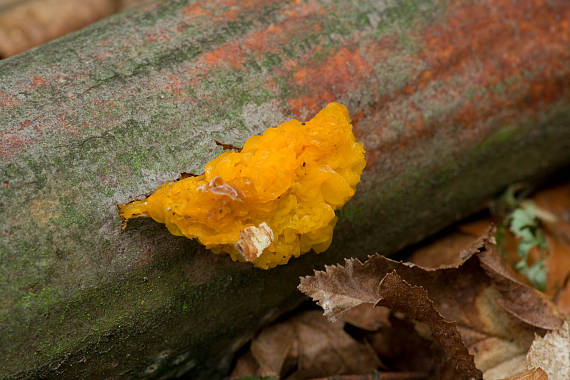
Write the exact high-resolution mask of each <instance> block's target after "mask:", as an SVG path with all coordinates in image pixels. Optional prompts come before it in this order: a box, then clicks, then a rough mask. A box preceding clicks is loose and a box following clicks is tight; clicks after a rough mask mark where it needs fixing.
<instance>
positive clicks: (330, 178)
mask: <svg viewBox="0 0 570 380" xmlns="http://www.w3.org/2000/svg"><path fill="white" fill-rule="evenodd" d="M365 165H366V162H365V159H364V148H363V146H362V144H360V143H357V142H356V140H355V137H354V134H353V133H352V125H351V122H350V117H349V115H348V110H347V109H346V107H345V106H343V105H342V104H339V103H330V104H329V105H327V106H326V107H325V108H324V109H323V110H321V111H320V112H319V113H318V114H317V115H316V116H315V117H314V118H313V119H312V120H310V121H308V122H307V123H301V122H299V121H297V120H290V121H287V122H285V123H283V124H281V125H280V126H278V127H276V128H269V129H267V130H266V131H265V133H264V134H263V135H262V136H253V137H250V138H249V139H248V140H247V141H246V143H245V145H244V147H243V149H242V150H241V151H240V152H225V153H222V154H221V155H220V156H218V157H217V158H215V159H214V160H212V161H210V162H209V163H208V164H207V165H206V168H205V172H204V174H202V175H200V176H195V177H188V178H184V179H181V180H179V181H173V182H168V183H166V184H164V185H162V186H160V187H159V188H158V189H157V190H156V191H155V192H154V193H153V194H152V195H150V196H149V197H148V198H146V199H144V200H138V201H133V202H130V203H127V204H125V205H121V206H119V212H120V215H121V218H122V219H123V221H124V222H126V221H127V220H128V219H131V218H134V217H140V216H147V217H151V218H152V219H154V220H155V221H157V222H159V223H164V224H166V227H167V228H168V230H169V231H170V232H171V233H172V234H173V235H179V236H186V237H188V238H197V239H199V241H200V242H201V243H202V244H204V245H205V246H206V247H207V248H209V249H211V250H212V251H214V252H215V253H222V252H225V253H229V254H230V256H231V257H232V259H233V260H234V261H249V262H252V263H253V264H254V265H255V266H256V267H259V268H263V269H269V268H272V267H275V266H277V265H281V264H285V263H287V262H288V261H289V259H290V258H291V257H293V256H294V257H298V256H300V255H301V254H303V253H306V252H308V251H310V250H311V249H312V250H314V251H315V252H322V251H324V250H326V249H327V248H328V247H329V245H330V244H331V241H332V234H333V228H334V226H335V224H336V221H337V218H336V216H335V210H337V209H339V208H341V207H342V206H343V205H344V204H345V203H346V202H347V201H348V200H349V199H350V198H351V197H352V196H353V195H354V192H355V190H356V185H357V183H358V182H359V181H360V176H361V174H362V171H363V170H364V167H365Z"/></svg>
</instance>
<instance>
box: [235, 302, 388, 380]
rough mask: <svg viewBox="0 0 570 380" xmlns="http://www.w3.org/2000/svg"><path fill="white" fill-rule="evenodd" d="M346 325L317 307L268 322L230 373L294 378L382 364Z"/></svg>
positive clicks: (365, 369)
mask: <svg viewBox="0 0 570 380" xmlns="http://www.w3.org/2000/svg"><path fill="white" fill-rule="evenodd" d="M343 327H344V323H343V322H340V321H339V322H335V323H331V322H329V321H328V320H326V319H325V318H324V317H323V315H322V313H321V312H320V311H317V310H310V311H305V312H302V313H300V314H298V315H295V316H293V317H292V318H289V319H288V320H286V321H284V322H281V323H277V324H274V325H272V326H269V327H268V328H265V329H263V330H262V331H261V332H260V334H259V335H258V336H257V337H255V338H254V339H253V341H252V343H251V354H250V355H251V356H248V355H244V356H243V357H242V358H240V359H239V360H238V364H237V365H236V370H234V372H233V373H232V376H231V377H232V378H237V377H238V376H261V377H263V376H272V377H276V378H280V377H282V376H285V377H286V378H287V379H290V380H295V379H307V378H311V377H322V376H329V375H337V374H350V373H368V372H370V371H372V370H374V369H377V368H378V367H379V366H381V364H382V363H381V362H380V360H379V359H378V357H377V356H376V353H375V352H374V350H373V349H372V347H371V346H370V345H369V344H368V343H367V342H359V341H357V340H355V339H354V338H352V337H351V336H350V335H348V334H347V333H346V332H345V331H344V329H343ZM251 358H253V359H254V361H255V364H256V365H257V367H256V366H255V365H253V364H252V362H251ZM242 361H243V363H242ZM253 368H256V370H255V372H253V373H251V372H250V373H247V372H246V371H244V369H249V370H251V369H253ZM238 369H239V372H238V371H237V370H238ZM292 371H294V372H293V373H291V372H292Z"/></svg>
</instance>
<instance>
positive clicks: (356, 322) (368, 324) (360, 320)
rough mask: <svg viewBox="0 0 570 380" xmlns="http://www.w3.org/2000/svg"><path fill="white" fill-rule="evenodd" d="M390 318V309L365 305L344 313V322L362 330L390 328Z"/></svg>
mask: <svg viewBox="0 0 570 380" xmlns="http://www.w3.org/2000/svg"><path fill="white" fill-rule="evenodd" d="M389 317H390V309H388V308H387V307H382V306H375V305H371V304H369V303H363V304H361V305H358V306H356V307H354V308H352V309H350V310H348V311H347V312H346V313H344V315H343V316H342V320H343V321H344V322H346V323H350V324H351V325H353V326H355V327H358V328H360V329H362V330H368V331H376V330H378V329H379V328H381V327H384V326H390V320H389Z"/></svg>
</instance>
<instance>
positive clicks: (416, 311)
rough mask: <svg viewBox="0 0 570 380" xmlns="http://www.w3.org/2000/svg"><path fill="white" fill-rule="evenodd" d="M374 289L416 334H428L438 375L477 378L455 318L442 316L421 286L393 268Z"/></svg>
mask: <svg viewBox="0 0 570 380" xmlns="http://www.w3.org/2000/svg"><path fill="white" fill-rule="evenodd" d="M378 293H379V294H380V297H381V299H380V301H379V303H381V304H382V305H384V306H387V307H389V308H391V309H392V310H397V311H398V312H401V313H404V315H405V316H406V318H408V319H410V320H412V321H413V323H414V325H415V328H416V330H417V331H418V332H420V335H422V336H424V337H431V338H433V340H434V341H436V342H437V343H438V345H439V347H437V348H438V349H440V351H441V354H440V355H439V361H440V363H438V365H437V367H436V376H437V378H438V379H479V378H482V373H481V372H480V371H479V370H478V369H477V368H476V367H475V362H474V360H473V356H472V355H471V354H469V352H468V351H467V348H466V347H465V346H464V344H463V342H462V340H461V335H460V334H459V332H458V331H457V328H456V324H455V322H452V321H448V320H446V319H445V318H444V317H443V316H442V315H441V314H440V313H439V312H438V311H437V309H436V307H435V306H434V304H433V302H432V301H431V300H430V298H429V296H428V293H427V291H426V290H425V289H424V288H422V287H421V286H413V285H410V284H409V283H407V282H406V281H404V280H403V279H402V278H401V277H400V276H398V274H397V273H396V271H393V272H390V273H388V274H386V275H385V276H384V278H383V279H382V281H381V282H380V285H379V289H378Z"/></svg>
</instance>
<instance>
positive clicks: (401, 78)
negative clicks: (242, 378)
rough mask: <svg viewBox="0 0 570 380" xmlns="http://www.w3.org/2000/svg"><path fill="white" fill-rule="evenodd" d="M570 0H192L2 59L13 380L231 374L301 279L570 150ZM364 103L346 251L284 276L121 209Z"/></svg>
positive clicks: (2, 196)
mask: <svg viewBox="0 0 570 380" xmlns="http://www.w3.org/2000/svg"><path fill="white" fill-rule="evenodd" d="M569 18H570V4H568V2H567V1H563V0H553V1H549V2H546V1H545V2H518V3H516V4H515V3H513V2H512V1H510V0H499V1H497V0H494V1H491V0H479V1H473V2H464V1H435V0H421V1H415V2H409V1H403V0H396V1H392V2H383V1H376V0H374V1H372V0H370V1H359V2H351V1H348V0H338V1H332V2H328V1H316V0H307V1H301V2H298V1H269V0H252V1H235V0H220V1H218V2H211V1H205V0H204V1H202V0H199V1H195V2H190V1H178V2H160V3H159V4H155V5H151V6H148V7H146V8H143V9H141V10H137V11H132V12H129V13H126V14H119V15H116V16H113V17H111V18H109V19H106V20H104V21H102V22H100V23H98V24H95V25H93V26H91V27H89V28H87V29H85V30H83V31H80V32H78V33H75V34H72V35H69V36H67V37H64V38H62V39H60V40H58V41H55V42H53V43H50V44H47V45H44V46H42V47H40V48H38V49H35V50H32V51H30V52H27V53H24V54H22V55H20V56H17V57H14V58H11V59H7V60H5V61H2V62H0V107H2V108H1V112H0V157H1V164H0V175H1V178H0V180H1V182H2V183H3V185H2V186H0V205H1V206H0V213H1V214H0V305H1V309H0V310H1V313H0V330H1V331H2V333H1V334H0V358H1V359H0V377H63V378H79V377H110V376H118V375H122V376H123V377H132V378H141V377H145V376H146V377H158V376H166V375H168V376H171V377H174V376H178V375H182V374H186V375H188V376H191V377H192V378H199V377H200V376H201V377H203V378H214V377H216V376H221V375H222V374H224V373H225V372H226V371H227V369H228V366H229V364H230V360H231V357H232V354H233V351H235V350H236V349H238V348H239V347H240V346H241V345H242V344H243V343H244V342H246V340H247V339H248V338H249V337H250V336H251V334H252V333H253V331H255V329H256V328H257V327H259V326H260V325H262V324H264V323H267V322H269V321H271V320H272V319H274V318H275V317H277V316H278V315H279V314H280V313H281V312H283V311H284V310H287V309H288V308H291V307H294V306H295V305H297V304H298V302H299V301H300V300H302V298H301V294H300V293H298V291H297V290H296V286H297V283H298V276H299V275H306V274H308V273H311V272H312V270H313V268H322V265H323V264H331V263H335V262H338V261H340V260H341V259H342V258H343V257H348V256H356V257H360V258H363V257H366V256H367V255H368V254H371V253H374V252H376V251H380V252H382V253H385V254H390V253H393V252H395V251H396V250H398V249H400V248H402V247H404V246H406V245H408V244H411V243H413V242H416V241H418V240H419V239H421V238H422V237H424V236H426V235H428V234H430V233H433V232H435V231H437V230H439V229H441V228H443V227H444V226H446V225H449V224H450V223H452V222H453V221H455V220H456V219H457V218H459V217H461V216H464V215H467V214H469V213H471V212H473V211H475V210H478V209H480V208H481V207H484V205H485V202H486V201H487V200H488V199H489V198H490V197H491V196H493V195H494V194H496V193H497V192H499V191H500V190H502V189H503V188H504V187H505V186H506V185H508V184H509V183H512V182H515V181H530V182H533V181H536V180H538V179H540V178H541V177H544V176H546V175H548V173H550V172H551V171H553V170H555V169H556V168H559V167H561V166H563V165H567V164H568V163H569V162H570V128H569V126H570V88H569V86H570V85H569V83H570V81H569V77H570V56H569V55H570V52H569V51H568V49H567V46H568V25H569V22H568V21H569ZM333 100H337V101H339V102H341V103H343V104H345V105H346V106H347V107H348V108H349V110H350V112H351V115H352V117H353V120H354V125H355V133H356V134H357V137H358V139H359V140H361V141H362V142H363V143H364V144H365V147H366V150H367V161H368V166H367V169H366V170H365V173H364V175H363V180H362V182H361V184H360V185H359V187H358V191H357V194H356V196H355V198H354V199H353V200H351V201H350V202H349V204H347V205H346V206H345V208H344V209H343V210H342V211H341V212H340V213H339V216H340V221H339V224H338V225H337V228H336V231H335V238H334V243H333V246H332V247H331V249H330V250H329V251H327V252H326V253H323V254H320V255H314V254H307V255H305V256H303V257H302V258H301V259H299V260H294V261H292V262H291V263H290V264H288V265H286V266H283V267H278V268H276V269H273V270H271V271H262V270H257V269H254V268H253V267H252V266H250V265H249V264H238V263H233V262H231V260H230V259H229V258H228V257H226V256H215V255H212V254H210V253H208V252H205V251H204V250H203V249H202V248H201V247H200V246H199V245H198V244H197V243H195V242H192V241H190V240H187V239H184V238H177V237H173V236H171V235H169V234H168V232H167V231H166V230H165V229H164V228H163V227H162V226H161V225H158V224H156V223H153V222H152V221H150V220H149V221H144V220H140V221H139V220H137V221H135V222H133V225H132V226H129V228H127V230H126V231H125V232H124V233H122V234H121V233H120V232H119V229H120V224H121V222H120V220H119V217H118V214H117V210H116V204H119V203H125V202H127V201H129V200H131V199H134V198H136V197H137V196H141V195H143V194H146V193H149V192H150V191H152V190H154V189H155V188H156V187H157V186H158V185H159V184H161V183H163V182H165V181H166V180H173V179H176V178H177V177H178V175H179V173H181V172H190V173H199V172H201V170H202V168H203V165H204V164H205V163H206V162H207V161H208V160H210V159H212V158H213V157H214V156H216V155H217V154H219V153H220V152H221V151H222V148H221V147H218V146H216V144H215V140H218V141H223V142H224V143H228V144H233V145H235V146H241V145H242V144H243V142H244V141H245V140H246V139H247V137H249V136H251V135H253V134H256V133H260V132H262V131H263V130H264V129H265V128H267V127H271V126H276V125H278V124H279V123H281V122H283V121H285V120H287V119H289V118H291V117H296V118H299V119H300V120H306V119H308V118H310V117H311V116H312V115H313V114H314V113H315V112H316V111H317V110H318V109H320V108H322V106H324V105H325V104H326V103H327V102H329V101H333Z"/></svg>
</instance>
